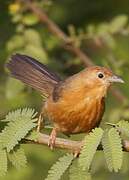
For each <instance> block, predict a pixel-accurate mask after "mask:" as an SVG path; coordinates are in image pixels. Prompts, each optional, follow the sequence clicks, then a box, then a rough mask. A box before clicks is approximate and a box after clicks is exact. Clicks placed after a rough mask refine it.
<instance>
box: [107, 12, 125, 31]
mask: <svg viewBox="0 0 129 180" xmlns="http://www.w3.org/2000/svg"><path fill="white" fill-rule="evenodd" d="M127 22H128V16H126V15H120V16H117V17H115V18H114V19H113V20H112V21H111V23H110V32H111V33H117V32H119V31H120V30H121V29H122V28H124V26H125V25H126V24H127Z"/></svg>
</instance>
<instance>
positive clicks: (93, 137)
mask: <svg viewBox="0 0 129 180" xmlns="http://www.w3.org/2000/svg"><path fill="white" fill-rule="evenodd" d="M102 135H103V130H102V129H101V128H95V129H94V130H92V132H90V133H89V134H88V135H87V136H86V137H85V139H84V146H83V148H82V150H81V154H80V157H79V166H80V167H82V168H83V170H88V169H89V167H90V165H91V162H92V159H93V157H94V154H95V152H96V150H97V147H98V145H99V143H100V141H101V138H102Z"/></svg>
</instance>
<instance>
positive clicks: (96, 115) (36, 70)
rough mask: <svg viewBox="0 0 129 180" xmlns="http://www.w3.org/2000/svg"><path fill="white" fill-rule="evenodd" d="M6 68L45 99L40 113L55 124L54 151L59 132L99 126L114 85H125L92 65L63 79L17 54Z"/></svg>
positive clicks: (109, 71)
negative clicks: (106, 100) (107, 98)
mask: <svg viewBox="0 0 129 180" xmlns="http://www.w3.org/2000/svg"><path fill="white" fill-rule="evenodd" d="M6 67H7V69H8V70H9V72H10V74H11V76H12V77H14V78H16V79H18V80H20V81H22V82H23V83H25V84H26V85H28V86H30V87H32V88H33V89H35V90H37V91H39V92H40V94H41V95H43V96H45V97H46V100H45V102H44V105H43V107H42V109H41V114H42V115H43V116H44V115H45V116H47V117H48V119H49V120H50V121H51V122H52V124H53V129H52V131H51V134H50V137H49V142H48V145H49V146H50V148H51V149H53V147H54V145H55V142H56V136H57V133H58V132H62V133H63V134H65V135H68V136H69V135H71V134H79V133H88V132H90V131H91V130H92V129H93V128H95V127H98V126H99V124H100V122H101V120H102V117H103V114H104V111H105V98H106V96H107V91H108V89H109V87H110V86H111V85H112V83H114V82H118V83H124V81H123V79H122V78H121V77H119V76H117V75H115V74H114V73H113V72H112V71H111V70H110V69H109V68H106V67H101V66H90V67H87V68H85V69H83V70H82V71H80V72H78V73H76V74H74V75H72V76H70V77H67V78H65V79H61V78H60V76H59V75H57V74H56V73H54V72H52V71H51V70H50V69H49V68H48V67H47V66H46V65H44V64H42V63H40V62H39V61H37V60H36V59H34V58H32V57H29V56H27V55H24V54H18V53H17V54H14V55H12V56H11V57H10V59H9V61H8V63H7V64H6ZM40 121H41V120H40ZM40 123H41V122H40ZM40 123H39V124H40Z"/></svg>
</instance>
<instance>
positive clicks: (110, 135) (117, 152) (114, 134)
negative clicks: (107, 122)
mask: <svg viewBox="0 0 129 180" xmlns="http://www.w3.org/2000/svg"><path fill="white" fill-rule="evenodd" d="M102 145H103V150H104V155H105V158H106V162H107V166H108V169H109V170H110V171H113V170H114V171H115V172H118V170H119V169H121V166H122V160H123V151H122V143H121V138H120V135H119V133H118V131H117V130H116V129H115V128H111V129H110V130H109V131H105V133H104V136H103V138H102Z"/></svg>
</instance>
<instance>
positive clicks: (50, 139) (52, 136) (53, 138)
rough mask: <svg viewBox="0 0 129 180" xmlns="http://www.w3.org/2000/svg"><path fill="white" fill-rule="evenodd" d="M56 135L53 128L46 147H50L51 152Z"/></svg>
mask: <svg viewBox="0 0 129 180" xmlns="http://www.w3.org/2000/svg"><path fill="white" fill-rule="evenodd" d="M56 134H57V131H56V129H55V128H53V129H52V132H51V134H50V137H49V141H48V146H49V147H50V149H51V150H53V148H54V146H55V141H56Z"/></svg>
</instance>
